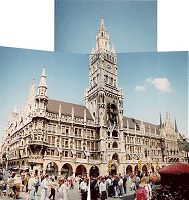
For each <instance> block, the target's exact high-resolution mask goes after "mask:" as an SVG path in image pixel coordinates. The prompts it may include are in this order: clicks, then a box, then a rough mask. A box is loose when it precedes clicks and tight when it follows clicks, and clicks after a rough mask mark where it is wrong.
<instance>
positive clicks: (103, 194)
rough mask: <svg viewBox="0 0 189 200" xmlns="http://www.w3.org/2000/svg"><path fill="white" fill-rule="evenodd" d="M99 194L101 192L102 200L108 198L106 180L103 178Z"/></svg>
mask: <svg viewBox="0 0 189 200" xmlns="http://www.w3.org/2000/svg"><path fill="white" fill-rule="evenodd" d="M99 192H100V197H101V200H105V199H106V198H107V195H106V183H105V178H103V179H102V182H101V183H100V186H99Z"/></svg>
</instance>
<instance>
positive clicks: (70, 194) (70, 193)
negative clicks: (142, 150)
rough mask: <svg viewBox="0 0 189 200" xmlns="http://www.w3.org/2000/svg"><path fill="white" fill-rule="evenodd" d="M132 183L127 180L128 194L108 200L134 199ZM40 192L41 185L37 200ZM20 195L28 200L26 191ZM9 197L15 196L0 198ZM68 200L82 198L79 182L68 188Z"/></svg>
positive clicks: (0, 198) (6, 198)
mask: <svg viewBox="0 0 189 200" xmlns="http://www.w3.org/2000/svg"><path fill="white" fill-rule="evenodd" d="M131 184H132V183H131V181H128V182H127V194H123V197H120V198H110V197H109V198H108V200H115V199H120V200H133V199H134V191H130V186H131ZM40 193H41V187H39V191H38V195H39V196H38V198H37V200H40ZM20 197H21V199H23V200H26V199H27V194H26V192H21V193H20ZM8 199H9V200H12V199H13V198H8V197H7V196H3V197H2V196H1V197H0V200H8ZM51 199H52V198H51ZM55 199H56V200H58V197H56V198H55ZM68 200H81V193H80V191H79V190H78V183H75V184H74V189H72V190H70V189H69V190H68ZM99 200H100V199H99Z"/></svg>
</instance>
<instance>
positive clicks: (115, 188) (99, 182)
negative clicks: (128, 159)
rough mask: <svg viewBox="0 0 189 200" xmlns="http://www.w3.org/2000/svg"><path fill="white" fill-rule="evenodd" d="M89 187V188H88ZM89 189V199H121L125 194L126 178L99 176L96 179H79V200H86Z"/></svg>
mask: <svg viewBox="0 0 189 200" xmlns="http://www.w3.org/2000/svg"><path fill="white" fill-rule="evenodd" d="M89 186H90V187H89ZM89 188H90V199H91V200H97V199H98V198H100V199H102V200H104V199H108V198H109V197H115V198H118V197H123V193H127V177H126V175H125V176H124V177H122V176H121V175H119V176H117V175H116V176H111V175H110V176H105V177H102V176H99V177H96V178H93V177H90V179H88V178H87V177H81V176H80V177H79V189H80V190H81V199H82V200H87V195H88V192H89Z"/></svg>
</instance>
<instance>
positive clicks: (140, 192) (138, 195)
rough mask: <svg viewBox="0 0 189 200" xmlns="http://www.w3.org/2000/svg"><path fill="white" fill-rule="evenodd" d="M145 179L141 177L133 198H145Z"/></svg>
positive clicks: (141, 199) (142, 199)
mask: <svg viewBox="0 0 189 200" xmlns="http://www.w3.org/2000/svg"><path fill="white" fill-rule="evenodd" d="M146 183H147V180H146V179H145V178H142V179H141V182H140V185H139V189H138V190H137V193H136V196H135V200H147V190H146V189H145V186H146Z"/></svg>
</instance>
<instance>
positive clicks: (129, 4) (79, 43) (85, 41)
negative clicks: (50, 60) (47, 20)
mask: <svg viewBox="0 0 189 200" xmlns="http://www.w3.org/2000/svg"><path fill="white" fill-rule="evenodd" d="M102 15H103V16H104V23H105V27H106V28H107V30H108V34H109V36H110V42H111V41H112V42H113V44H114V46H115V48H116V49H115V50H116V52H117V53H126V52H148V51H156V50H157V1H108V0H107V1H63V0H56V5H55V51H59V52H66V53H67V52H68V53H69V52H71V53H82V54H88V53H91V49H92V46H93V45H95V38H96V34H97V32H98V29H99V27H100V21H101V16H102ZM91 42H92V43H91Z"/></svg>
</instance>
